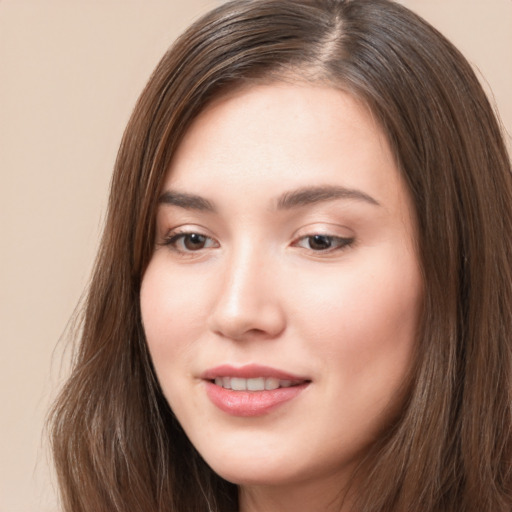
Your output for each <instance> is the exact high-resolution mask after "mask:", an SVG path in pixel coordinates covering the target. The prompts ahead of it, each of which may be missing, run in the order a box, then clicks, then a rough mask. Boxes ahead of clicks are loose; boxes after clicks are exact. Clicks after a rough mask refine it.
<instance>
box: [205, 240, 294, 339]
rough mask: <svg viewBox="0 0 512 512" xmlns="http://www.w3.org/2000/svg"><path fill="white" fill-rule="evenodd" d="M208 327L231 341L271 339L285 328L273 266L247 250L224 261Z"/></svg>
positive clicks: (258, 254)
mask: <svg viewBox="0 0 512 512" xmlns="http://www.w3.org/2000/svg"><path fill="white" fill-rule="evenodd" d="M224 264H225V269H224V271H223V272H221V274H220V275H219V276H217V279H218V281H217V282H218V290H219V292H218V294H217V296H216V297H215V302H214V304H213V307H212V311H211V314H210V317H209V328H210V330H211V331H212V332H214V333H215V334H217V335H218V336H221V337H224V338H229V339H231V340H236V341H243V340H249V339H273V338H276V337H277V336H279V335H280V334H281V333H282V332H283V331H284V329H285V327H286V319H285V314H284V310H283V304H282V303H281V301H280V300H279V295H280V290H278V288H277V283H276V266H275V265H272V264H271V262H269V259H268V258H265V257H264V256H262V255H261V253H256V252H254V251H252V250H251V249H250V247H247V248H246V249H245V250H242V251H239V253H238V254H237V255H234V256H233V257H232V258H229V260H227V261H225V262H224Z"/></svg>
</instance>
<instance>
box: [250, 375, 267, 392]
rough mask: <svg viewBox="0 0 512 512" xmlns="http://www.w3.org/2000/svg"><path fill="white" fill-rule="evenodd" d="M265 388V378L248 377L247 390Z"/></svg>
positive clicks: (261, 389)
mask: <svg viewBox="0 0 512 512" xmlns="http://www.w3.org/2000/svg"><path fill="white" fill-rule="evenodd" d="M264 389H265V379H264V378H263V377H258V378H257V379H247V391H263V390H264Z"/></svg>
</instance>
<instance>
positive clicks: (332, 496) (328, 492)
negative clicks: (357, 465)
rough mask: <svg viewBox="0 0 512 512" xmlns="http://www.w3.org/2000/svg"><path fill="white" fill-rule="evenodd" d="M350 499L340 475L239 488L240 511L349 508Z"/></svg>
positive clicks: (303, 511) (342, 510) (321, 511)
mask: <svg viewBox="0 0 512 512" xmlns="http://www.w3.org/2000/svg"><path fill="white" fill-rule="evenodd" d="M338 477H339V475H338ZM350 501H351V500H350V496H349V494H348V493H347V492H346V491H345V489H344V488H343V486H342V485H340V479H339V478H323V479H319V480H317V481H315V482H299V483H293V484H285V485H246V486H241V487H240V490H239V503H240V512H262V511H263V510H264V511H265V512H297V510H300V511H301V512H350V510H351V506H350Z"/></svg>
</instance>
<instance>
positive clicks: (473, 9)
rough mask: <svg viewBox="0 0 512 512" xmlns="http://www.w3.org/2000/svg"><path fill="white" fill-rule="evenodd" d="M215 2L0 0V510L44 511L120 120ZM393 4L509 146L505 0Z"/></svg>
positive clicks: (509, 9) (511, 30)
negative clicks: (460, 72) (52, 428)
mask: <svg viewBox="0 0 512 512" xmlns="http://www.w3.org/2000/svg"><path fill="white" fill-rule="evenodd" d="M218 3H220V2H216V1H215V0H186V1H174V0H173V1H169V0H166V1H154V0H153V1H143V0H137V1H133V0H129V1H119V0H102V1H79V0H60V1H50V0H30V1H28V0H11V1H9V0H4V1H1V0H0V194H1V202H0V204H1V206H0V208H1V210H0V219H1V220H0V222H1V234H2V238H1V240H2V242H1V243H2V247H1V252H0V254H1V257H0V258H1V264H0V273H1V277H0V315H1V316H0V326H1V338H0V342H1V351H0V404H1V416H0V512H47V511H55V510H57V505H56V503H57V502H56V497H55V495H56V493H55V489H54V487H53V486H52V483H51V469H50V464H49V461H48V459H47V447H46V441H45V434H44V432H43V424H44V417H45V414H46V411H47V409H48V406H49V403H50V401H51V399H52V398H53V397H54V396H55V393H56V389H57V388H58V386H59V385H60V384H61V382H62V380H63V378H64V377H65V376H66V374H67V364H66V357H64V358H63V353H64V348H65V346H66V344H65V340H62V341H61V342H60V343H59V339H60V338H61V335H62V333H63V332H64V330H65V328H66V324H67V322H68V319H69V318H70V316H71V314H72V312H73V310H74V307H75V305H76V303H77V301H78V300H79V297H80V295H81V292H82V290H83V289H84V287H85V285H86V283H87V280H88V276H89V273H90V269H91V265H92V261H93V258H94V254H95V251H96V248H97V242H98V237H99V233H100V231H101V224H102V221H103V217H104V214H105V207H106V198H107V188H108V183H109V180H110V173H111V170H112V167H113V163H114V159H115V156H116V152H117V147H118V144H119V141H120V139H121V135H122V131H123V128H124V126H125V124H126V122H127V120H128V117H129V115H130V112H131V109H132V107H133V105H134V103H135V100H136V98H137V96H138V94H139V93H140V91H141V90H142V87H143V86H144V84H145V82H146V80H147V78H148V76H149V74H150V72H151V71H152V69H153V68H154V66H155V65H156V63H157V62H158V60H159V59H160V57H161V56H162V54H163V53H164V51H165V49H166V48H167V47H168V46H169V44H170V43H171V41H172V40H173V39H174V37H175V36H176V35H177V33H178V32H179V31H181V30H182V29H183V28H184V27H185V26H186V25H188V24H189V23H190V21H192V20H193V19H194V18H195V17H197V15H198V14H199V13H202V12H204V11H205V10H206V9H207V8H208V7H212V6H214V5H216V4H218ZM402 3H404V4H405V5H407V6H409V7H411V8H412V9H413V10H416V11H417V12H418V13H420V14H422V15H424V16H425V17H426V18H427V19H428V20H429V21H431V22H432V23H433V24H434V25H435V26H436V27H438V28H439V29H440V30H441V31H442V32H443V33H445V34H446V35H447V36H448V37H449V38H450V39H451V40H452V41H453V42H454V43H455V44H456V45H457V46H458V47H459V48H460V49H461V50H462V51H463V53H465V55H466V56H467V57H468V58H469V60H470V61H471V63H472V64H473V65H474V66H475V67H476V68H478V69H479V70H480V71H481V73H482V74H483V75H484V76H485V80H486V88H487V90H489V91H491V90H492V91H493V94H494V97H495V100H496V103H497V105H498V108H499V111H500V113H501V116H502V118H503V121H504V124H505V126H506V129H507V130H508V133H509V135H508V137H507V140H508V143H509V147H512V144H511V140H512V139H511V137H510V133H512V94H511V93H510V91H512V0H489V1H486V2H482V1H481V0H403V1H402ZM61 361H64V362H63V363H62V364H61Z"/></svg>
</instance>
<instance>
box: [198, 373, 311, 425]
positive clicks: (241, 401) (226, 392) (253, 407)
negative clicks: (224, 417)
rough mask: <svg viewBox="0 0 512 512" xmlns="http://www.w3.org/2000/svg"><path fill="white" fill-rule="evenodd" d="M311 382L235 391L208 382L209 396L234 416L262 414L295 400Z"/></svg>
mask: <svg viewBox="0 0 512 512" xmlns="http://www.w3.org/2000/svg"><path fill="white" fill-rule="evenodd" d="M308 385H309V383H307V382H306V383H304V384H299V385H298V386H290V387H289V388H278V389H273V390H265V391H233V390H231V389H225V388H223V387H221V386H217V385H216V384H214V383H213V382H209V381H207V382H206V394H207V395H208V398H209V399H210V400H211V401H212V402H213V404H214V405H216V406H217V407H218V408H219V409H220V410H221V411H224V412H226V413H228V414H231V415H232V416H245V417H247V416H262V415H263V414H266V413H269V412H270V411H272V410H274V409H276V408H277V407H279V406H280V405H283V404H285V403H286V402H289V401H290V400H293V399H294V398H295V397H296V396H297V395H298V394H299V393H301V392H302V391H303V390H304V389H306V387H307V386H308Z"/></svg>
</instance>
